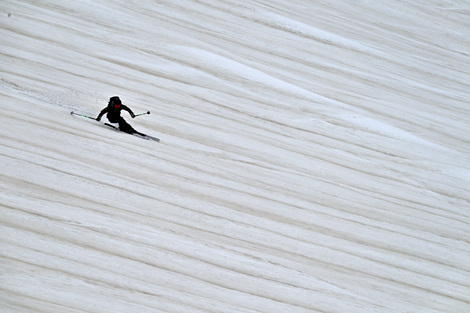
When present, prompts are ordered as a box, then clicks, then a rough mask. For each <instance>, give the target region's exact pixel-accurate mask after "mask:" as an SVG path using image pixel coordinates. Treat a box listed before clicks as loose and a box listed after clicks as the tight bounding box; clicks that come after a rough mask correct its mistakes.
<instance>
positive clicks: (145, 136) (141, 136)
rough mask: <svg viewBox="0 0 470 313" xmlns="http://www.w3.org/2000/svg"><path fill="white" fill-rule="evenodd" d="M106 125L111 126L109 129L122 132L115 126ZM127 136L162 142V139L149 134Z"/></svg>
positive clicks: (138, 133) (137, 133)
mask: <svg viewBox="0 0 470 313" xmlns="http://www.w3.org/2000/svg"><path fill="white" fill-rule="evenodd" d="M104 125H106V126H109V127H111V128H113V129H115V130H118V131H122V130H120V129H119V127H116V126H114V125H113V124H109V123H104ZM123 133H126V132H123ZM126 134H129V135H133V136H136V137H139V138H142V139H145V140H152V141H156V142H160V138H157V137H154V136H150V135H147V134H144V133H140V132H135V133H126Z"/></svg>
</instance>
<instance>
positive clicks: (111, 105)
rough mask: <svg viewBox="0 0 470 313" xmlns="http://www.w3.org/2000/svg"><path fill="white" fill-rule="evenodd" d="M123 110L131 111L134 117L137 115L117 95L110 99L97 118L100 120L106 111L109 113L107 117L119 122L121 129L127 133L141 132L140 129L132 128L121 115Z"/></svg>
mask: <svg viewBox="0 0 470 313" xmlns="http://www.w3.org/2000/svg"><path fill="white" fill-rule="evenodd" d="M121 110H126V111H127V112H129V114H130V115H131V117H132V118H134V117H135V114H134V112H132V110H131V109H130V108H129V107H127V106H126V105H123V104H122V102H121V99H119V97H117V96H114V97H111V98H110V99H109V102H108V106H107V107H106V108H104V109H103V110H102V111H101V112H100V114H99V115H98V117H97V118H96V120H97V121H100V120H101V117H102V116H103V115H104V114H105V113H108V114H107V115H106V117H107V118H108V120H109V121H110V122H111V123H119V130H121V131H123V132H126V133H129V134H133V133H137V134H140V133H139V132H138V131H136V130H135V129H134V128H132V126H131V125H129V124H128V123H127V122H126V121H125V120H124V118H123V117H122V116H121Z"/></svg>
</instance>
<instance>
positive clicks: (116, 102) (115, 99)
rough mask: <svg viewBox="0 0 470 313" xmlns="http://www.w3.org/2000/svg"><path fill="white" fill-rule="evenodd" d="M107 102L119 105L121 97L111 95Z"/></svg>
mask: <svg viewBox="0 0 470 313" xmlns="http://www.w3.org/2000/svg"><path fill="white" fill-rule="evenodd" d="M109 104H111V105H121V104H122V103H121V99H119V97H118V96H114V97H111V98H109Z"/></svg>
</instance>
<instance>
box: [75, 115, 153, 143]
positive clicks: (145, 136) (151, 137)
mask: <svg viewBox="0 0 470 313" xmlns="http://www.w3.org/2000/svg"><path fill="white" fill-rule="evenodd" d="M70 114H72V115H77V116H81V117H85V118H88V119H91V120H95V121H96V118H94V117H91V116H87V115H84V114H80V113H77V112H74V111H71V112H70ZM144 114H150V112H146V113H142V114H139V115H144ZM136 116H137V115H136ZM104 125H106V126H109V127H111V128H114V129H115V130H118V131H121V130H120V129H119V127H116V126H114V125H112V124H109V123H104ZM123 133H125V132H123ZM126 134H129V133H126ZM130 135H134V136H136V137H139V138H142V139H145V140H152V141H156V142H160V138H157V137H154V136H150V135H147V134H143V133H140V132H135V133H131V134H130Z"/></svg>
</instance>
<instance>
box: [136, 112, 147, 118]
mask: <svg viewBox="0 0 470 313" xmlns="http://www.w3.org/2000/svg"><path fill="white" fill-rule="evenodd" d="M146 114H150V111H147V112H145V113H140V114H136V115H135V117H137V116H141V115H146Z"/></svg>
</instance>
